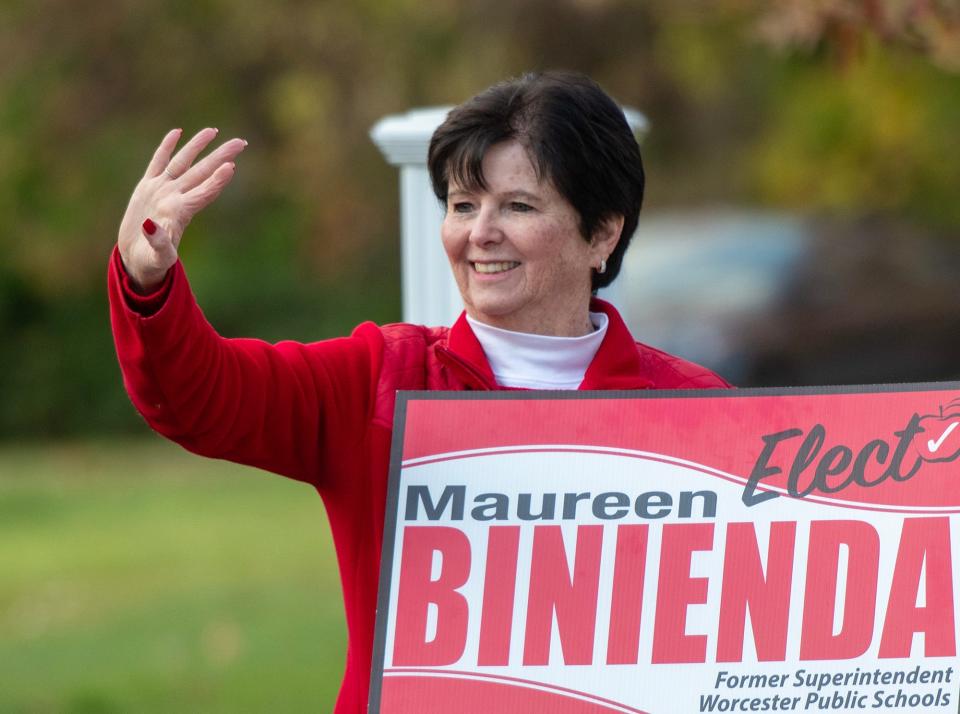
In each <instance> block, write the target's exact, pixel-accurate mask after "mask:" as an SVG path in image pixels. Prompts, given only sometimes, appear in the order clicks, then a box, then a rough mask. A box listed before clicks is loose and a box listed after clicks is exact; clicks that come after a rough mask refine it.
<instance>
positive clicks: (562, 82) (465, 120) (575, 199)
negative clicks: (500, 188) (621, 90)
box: [427, 71, 644, 290]
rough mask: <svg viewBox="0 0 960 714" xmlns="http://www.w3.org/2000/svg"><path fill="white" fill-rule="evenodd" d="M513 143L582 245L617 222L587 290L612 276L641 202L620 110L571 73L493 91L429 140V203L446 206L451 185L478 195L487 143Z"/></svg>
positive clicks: (640, 180) (636, 155)
mask: <svg viewBox="0 0 960 714" xmlns="http://www.w3.org/2000/svg"><path fill="white" fill-rule="evenodd" d="M509 140H516V141H518V142H519V143H520V144H521V145H522V146H523V147H524V148H525V149H526V151H527V154H528V156H529V157H530V163H531V164H533V167H534V169H535V170H536V172H537V176H538V177H539V178H541V179H544V178H546V179H548V180H550V181H551V182H552V183H553V185H554V187H556V189H557V191H559V192H560V194H561V195H562V196H563V197H564V198H565V199H566V200H567V201H569V202H570V204H571V205H572V206H573V207H574V209H576V211H577V213H578V214H579V216H580V232H581V234H582V235H583V237H584V239H586V240H587V241H589V240H590V239H591V237H592V236H593V234H594V232H595V231H596V229H597V228H598V227H599V225H600V223H601V222H602V221H603V220H605V219H608V218H613V217H615V216H623V231H622V232H621V235H620V240H619V242H618V243H617V247H616V249H615V250H614V251H613V253H611V254H610V256H609V258H607V270H606V272H605V273H603V274H602V275H601V274H599V273H597V272H594V273H593V278H592V280H593V289H594V290H596V289H597V288H602V287H606V286H607V285H609V284H610V283H611V282H613V279H614V278H615V277H617V274H618V273H619V272H620V265H621V263H622V262H623V254H624V252H625V251H626V250H627V245H628V244H629V243H630V238H631V237H632V236H633V232H634V230H635V229H636V227H637V219H638V217H639V215H640V206H641V204H642V203H643V184H644V174H643V161H642V160H641V158H640V147H639V146H638V145H637V140H636V138H635V137H634V135H633V131H632V130H631V129H630V126H629V124H627V120H626V117H625V116H624V114H623V110H622V109H621V108H620V107H619V106H618V105H617V104H616V102H614V101H613V100H612V99H611V98H610V97H609V96H608V95H607V94H606V92H604V91H603V90H602V89H601V88H600V85H598V84H597V83H596V82H594V81H593V80H592V79H590V78H589V77H587V76H585V75H582V74H578V73H574V72H557V71H551V72H542V73H530V74H525V75H523V76H522V77H519V78H516V79H509V80H506V81H504V82H500V83H498V84H495V85H493V86H492V87H490V88H489V89H486V90H484V91H482V92H480V94H478V95H476V96H475V97H473V98H472V99H468V100H467V101H466V102H464V103H463V104H461V105H460V106H458V107H455V108H454V109H453V110H452V111H451V112H450V113H449V114H448V115H447V118H446V120H445V121H444V122H443V124H441V125H440V126H439V127H438V128H437V130H436V131H435V132H434V133H433V138H432V139H431V140H430V151H429V153H428V158H427V165H428V167H429V169H430V180H431V182H432V183H433V191H434V193H436V195H437V198H438V199H440V200H441V201H444V202H446V200H447V187H448V184H449V182H450V179H451V178H453V179H455V180H456V182H457V183H458V184H460V185H461V186H464V187H467V188H470V189H471V190H473V189H477V188H486V184H485V183H484V179H483V169H482V165H483V157H484V155H485V154H486V153H487V151H488V150H489V149H490V147H491V146H493V145H494V144H498V143H500V142H502V141H509Z"/></svg>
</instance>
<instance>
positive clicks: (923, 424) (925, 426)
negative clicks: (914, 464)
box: [913, 398, 960, 463]
mask: <svg viewBox="0 0 960 714" xmlns="http://www.w3.org/2000/svg"><path fill="white" fill-rule="evenodd" d="M920 429H921V431H920V432H919V433H918V434H917V435H916V437H914V439H913V448H914V449H916V451H917V453H918V454H919V455H920V458H921V459H923V460H924V461H929V462H931V463H943V462H946V461H953V460H954V459H956V458H957V457H958V456H960V398H957V399H954V400H952V401H950V402H948V403H947V404H946V405H943V404H941V405H940V408H939V410H938V412H937V413H936V414H926V415H924V416H922V417H921V418H920Z"/></svg>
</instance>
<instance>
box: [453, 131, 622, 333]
mask: <svg viewBox="0 0 960 714" xmlns="http://www.w3.org/2000/svg"><path fill="white" fill-rule="evenodd" d="M483 177H484V180H485V182H486V184H487V188H486V189H477V190H469V189H467V188H465V187H463V186H459V185H457V184H456V183H455V182H454V181H451V182H450V185H449V187H448V193H447V213H446V216H445V217H444V220H443V227H442V230H441V236H442V238H443V247H444V249H445V250H446V252H447V257H448V258H449V259H450V267H451V269H452V270H453V275H454V277H455V278H456V281H457V286H458V287H459V288H460V294H461V295H462V296H463V303H464V306H465V308H466V311H467V314H468V315H470V317H472V318H474V319H476V320H479V321H480V322H484V323H486V324H488V325H493V326H495V327H501V328H503V329H507V330H515V331H517V332H529V333H535V334H541V335H558V336H577V335H583V334H586V333H587V332H589V331H590V330H591V329H592V327H591V325H590V322H589V317H588V311H589V303H590V278H591V270H592V269H593V268H595V267H597V266H599V264H600V259H601V258H606V257H607V256H608V255H609V254H610V252H611V251H612V250H613V248H614V247H615V245H616V241H617V238H618V237H619V230H616V235H614V236H612V237H611V235H609V234H610V233H612V232H613V231H601V232H599V233H598V235H597V236H595V237H594V240H592V241H591V242H587V241H586V240H584V238H583V236H582V235H581V234H580V230H579V216H578V215H577V212H576V210H575V209H574V208H573V206H571V205H570V203H569V202H567V200H566V199H565V198H563V196H561V195H560V193H558V192H557V190H556V189H555V188H554V186H553V184H552V183H550V182H549V181H540V180H539V179H538V178H537V174H536V172H535V171H534V168H533V165H532V164H531V163H530V159H529V158H527V153H526V151H525V150H524V148H523V147H522V146H521V145H520V144H519V143H517V142H516V141H506V142H503V143H500V144H496V145H495V146H493V147H491V148H490V149H489V150H488V151H487V153H486V156H484V158H483ZM606 227H609V226H606Z"/></svg>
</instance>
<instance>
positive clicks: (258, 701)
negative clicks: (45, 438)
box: [0, 438, 345, 714]
mask: <svg viewBox="0 0 960 714" xmlns="http://www.w3.org/2000/svg"><path fill="white" fill-rule="evenodd" d="M344 648H345V633H344V626H343V613H342V604H341V597H340V586H339V578H338V575H337V570H336V562H335V556H334V551H333V547H332V544H331V541H330V536H329V528H328V526H327V521H326V516H325V515H324V512H323V505H322V503H321V501H320V499H319V497H318V496H317V494H316V493H315V491H314V490H313V489H312V488H310V487H309V486H306V485H304V484H300V483H296V482H292V481H288V480H286V479H283V478H281V477H278V476H272V475H269V474H264V473H262V472H257V471H255V470H252V469H247V468H243V467H238V466H235V465H232V464H226V463H222V462H217V461H211V460H207V459H202V458H200V457H197V456H194V455H191V454H188V453H186V452H183V451H182V450H180V449H179V448H178V447H176V446H174V445H171V444H168V443H165V442H163V441H161V440H160V439H159V438H156V439H144V440H138V441H124V442H108V441H99V442H93V441H88V442H82V443H65V444H36V445H27V446H12V445H8V446H0V712H4V713H6V712H31V713H33V712H37V713H40V712H70V713H74V712H76V713H83V714H95V713H101V712H102V713H106V712H131V711H134V712H170V711H203V712H262V711H283V712H300V711H330V710H331V709H332V706H333V702H334V699H335V697H336V691H337V687H338V684H339V679H340V676H341V673H342V668H343V652H344Z"/></svg>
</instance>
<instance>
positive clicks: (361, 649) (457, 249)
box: [109, 73, 728, 712]
mask: <svg viewBox="0 0 960 714" xmlns="http://www.w3.org/2000/svg"><path fill="white" fill-rule="evenodd" d="M215 136H216V130H214V129H205V130H203V131H201V132H200V133H198V134H197V135H196V136H194V137H193V138H192V139H191V140H190V141H189V142H188V143H187V144H186V145H185V146H184V147H183V148H182V149H180V151H178V152H177V153H176V154H174V148H175V146H176V144H177V142H178V140H179V138H180V132H179V130H176V131H172V132H170V133H169V134H167V136H166V137H165V138H164V139H163V141H162V143H161V144H160V146H159V148H158V149H157V151H156V153H155V154H154V156H153V159H152V161H151V162H150V165H149V166H148V168H147V172H146V175H145V176H144V178H143V179H142V180H141V181H140V183H139V184H138V186H137V187H136V189H135V190H134V193H133V196H132V198H131V200H130V204H129V206H128V208H127V212H126V215H125V216H124V219H123V222H122V225H121V227H120V234H119V241H118V247H117V249H116V250H115V251H114V254H113V258H112V260H111V263H110V272H109V290H110V298H111V317H112V324H113V330H114V336H115V341H116V345H117V353H118V356H119V359H120V364H121V368H122V370H123V376H124V381H125V384H126V387H127V390H128V392H129V393H130V396H131V398H132V400H133V402H134V404H135V405H136V407H137V409H138V410H139V411H140V413H141V414H142V415H143V416H144V417H145V418H146V419H147V421H148V422H149V423H150V425H151V426H152V427H153V428H154V429H156V430H157V431H159V432H160V433H161V434H164V435H165V436H167V437H169V438H171V439H173V440H175V441H177V442H178V443H180V444H181V445H183V446H184V447H186V448H188V449H190V450H192V451H195V452H197V453H200V454H203V455H206V456H214V457H218V458H224V459H230V460H233V461H238V462H241V463H245V464H251V465H253V466H258V467H261V468H264V469H268V470H270V471H274V472H277V473H280V474H283V475H286V476H290V477H292V478H296V479H299V480H302V481H306V482H308V483H311V484H313V485H314V486H315V487H316V488H317V490H318V491H319V493H320V495H321V496H322V498H323V500H324V503H325V505H326V508H327V512H328V514H329V517H330V523H331V529H332V531H333V536H334V541H335V544H336V548H337V555H338V560H339V564H340V574H341V578H342V582H343V592H344V600H345V606H346V615H347V625H348V631H349V643H348V645H349V646H348V651H347V665H346V673H345V675H344V682H343V686H342V688H341V691H340V696H339V699H338V702H337V709H336V711H337V712H360V711H364V710H365V707H366V701H367V688H368V684H369V682H368V680H369V669H370V659H371V649H372V642H373V632H374V618H375V612H376V597H377V579H378V571H379V560H380V552H381V540H382V536H383V522H384V501H385V493H386V486H387V471H388V464H389V452H390V438H391V429H392V420H393V407H394V395H395V392H396V390H398V389H444V390H469V389H500V388H504V387H514V388H516V387H525V388H544V389H577V388H579V389H650V388H656V389H675V388H703V387H725V386H728V385H727V384H726V382H724V381H723V379H721V378H720V377H718V376H717V375H715V374H713V373H712V372H710V371H708V370H706V369H704V368H702V367H698V366H696V365H693V364H691V363H688V362H685V361H683V360H681V359H679V358H677V357H673V356H671V355H667V354H665V353H663V352H660V351H658V350H655V349H652V348H650V347H647V346H644V345H640V344H637V343H635V342H634V340H633V338H632V337H631V336H630V333H629V332H628V330H627V328H626V326H625V325H624V323H623V321H622V320H621V319H620V316H619V315H618V314H617V311H616V310H615V309H614V308H613V307H612V306H611V305H609V304H606V303H604V302H602V301H600V300H595V299H592V292H593V291H594V290H595V289H596V288H598V287H602V286H605V285H608V284H609V283H610V282H611V281H612V280H613V278H614V277H616V274H617V272H618V271H619V269H620V264H621V261H622V259H623V253H624V251H625V250H626V248H627V244H628V242H629V240H630V236H631V234H632V233H633V230H634V228H635V227H636V224H637V216H638V214H639V211H640V203H641V200H642V197H643V183H644V177H643V169H642V165H641V161H640V152H639V149H638V147H637V143H636V140H635V139H634V137H633V134H632V132H631V131H630V128H629V126H628V125H627V123H626V120H625V119H624V116H623V113H622V112H621V111H620V109H619V108H618V107H617V105H616V104H615V103H614V102H613V101H612V100H611V99H610V98H609V97H608V96H607V95H606V94H605V93H604V92H603V90H601V89H600V87H599V86H597V85H596V84H595V83H594V82H592V81H591V80H590V79H588V78H586V77H583V76H581V75H573V74H564V73H544V74H533V75H527V76H524V77H522V78H520V79H517V80H511V81H508V82H504V83H501V84H498V85H495V86H493V87H491V88H490V89H488V90H486V91H484V92H482V93H481V94H479V95H477V96H476V97H474V98H473V99H470V100H469V101H467V102H465V103H464V104H462V105H461V106H459V107H457V108H456V109H454V110H453V111H452V112H451V113H450V114H449V116H448V118H447V119H446V121H445V122H444V123H443V125H441V126H440V128H438V129H437V131H436V133H435V134H434V136H433V140H432V141H431V145H430V154H429V168H430V175H431V178H432V181H433V186H434V189H435V191H436V193H437V196H438V198H440V200H442V201H444V202H445V204H446V207H447V212H446V217H445V218H444V221H443V228H442V236H441V238H442V241H443V245H444V248H445V249H446V252H447V255H448V257H449V259H450V265H451V268H452V270H453V273H454V276H455V277H456V280H457V284H458V286H459V288H460V292H461V294H462V296H463V302H464V307H465V312H464V314H463V315H461V317H460V319H459V320H458V321H457V322H456V324H454V325H453V327H451V328H449V329H448V328H445V327H423V326H418V325H407V324H399V325H386V326H377V325H374V324H372V323H364V324H362V325H360V326H359V327H357V328H356V330H354V332H353V334H352V335H351V336H350V337H346V338H340V339H334V340H327V341H323V342H318V343H313V344H299V343H293V342H281V343H279V344H277V345H269V344H266V343H264V342H260V341H258V340H249V339H240V340H227V339H223V338H221V337H219V336H218V335H217V334H216V332H214V330H213V328H212V327H211V326H210V325H209V324H208V323H207V322H206V321H205V319H204V318H203V315H202V314H201V312H200V310H199V308H198V307H197V305H196V303H195V301H194V299H193V296H192V294H191V292H190V288H189V286H188V284H187V281H186V277H185V274H184V271H183V268H182V266H181V265H180V263H179V262H178V260H177V246H178V245H179V242H180V238H181V236H182V234H183V230H184V229H185V228H186V226H187V224H188V223H189V222H190V219H191V218H192V217H193V216H194V215H195V214H196V213H197V211H199V210H200V209H201V208H203V207H204V206H206V205H208V204H209V203H210V202H212V201H213V200H214V199H215V198H216V197H217V196H218V195H219V193H220V192H221V191H222V190H223V188H224V187H225V186H226V185H227V183H228V182H229V181H230V179H231V178H232V176H233V173H234V163H233V160H234V159H235V158H236V156H237V155H238V154H239V153H240V152H241V151H242V150H243V148H244V146H245V142H243V141H242V140H239V139H232V140H230V141H227V142H225V143H224V144H222V145H221V146H220V147H218V148H217V149H216V150H214V151H213V152H212V153H211V154H209V155H208V156H207V157H206V158H204V159H202V160H201V161H199V162H197V163H196V164H194V161H195V159H196V157H197V156H198V155H199V153H200V152H201V151H202V150H203V149H204V147H206V146H207V145H208V144H209V143H210V142H211V141H212V140H213V138H214V137H215Z"/></svg>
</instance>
